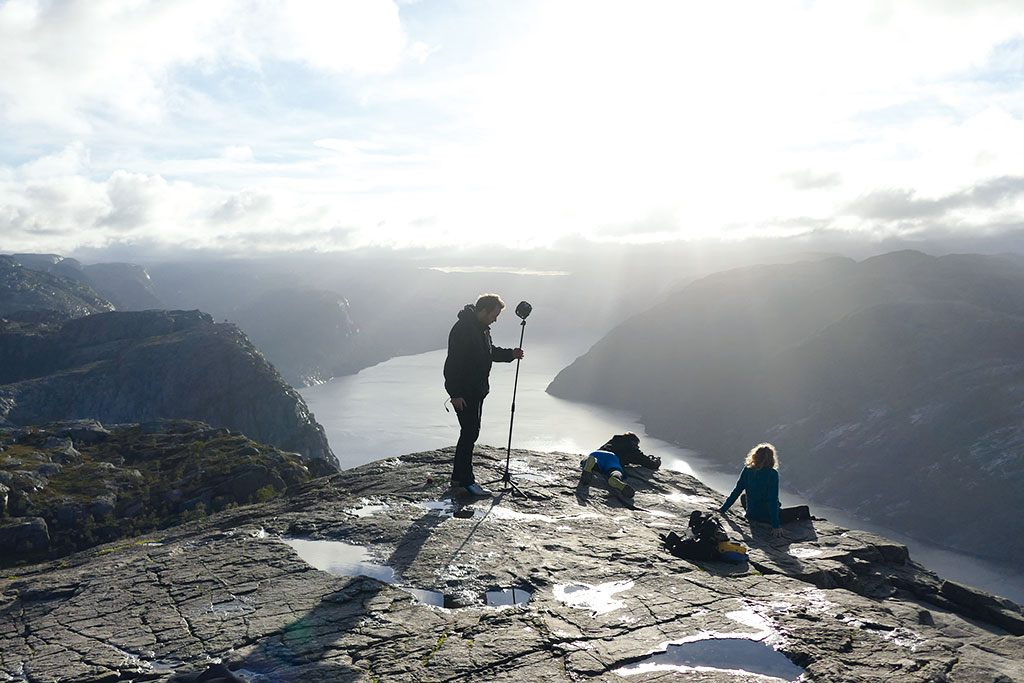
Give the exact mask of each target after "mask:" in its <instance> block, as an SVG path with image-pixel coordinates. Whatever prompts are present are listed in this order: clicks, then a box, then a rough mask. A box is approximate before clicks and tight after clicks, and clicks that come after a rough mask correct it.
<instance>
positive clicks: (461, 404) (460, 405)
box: [452, 398, 466, 411]
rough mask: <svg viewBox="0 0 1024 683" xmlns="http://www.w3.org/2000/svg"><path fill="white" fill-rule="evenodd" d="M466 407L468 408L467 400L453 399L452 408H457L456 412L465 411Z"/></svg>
mask: <svg viewBox="0 0 1024 683" xmlns="http://www.w3.org/2000/svg"><path fill="white" fill-rule="evenodd" d="M465 407H466V399H464V398H453V399H452V408H455V410H457V411H458V410H464V409H465Z"/></svg>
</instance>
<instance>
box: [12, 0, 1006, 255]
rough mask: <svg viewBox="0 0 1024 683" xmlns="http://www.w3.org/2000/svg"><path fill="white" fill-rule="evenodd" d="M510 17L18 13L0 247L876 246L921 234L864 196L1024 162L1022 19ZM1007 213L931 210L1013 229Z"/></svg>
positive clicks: (198, 0) (314, 10)
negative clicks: (860, 239) (692, 242)
mask: <svg viewBox="0 0 1024 683" xmlns="http://www.w3.org/2000/svg"><path fill="white" fill-rule="evenodd" d="M496 11H499V9H496V7H495V6H493V5H490V4H486V5H485V4H479V5H477V4H475V3H471V4H466V5H460V6H455V7H454V8H453V7H447V6H446V7H445V8H439V7H437V6H435V5H433V4H432V3H411V2H398V3H395V2H390V1H388V0H351V1H349V2H343V3H338V2H326V1H323V2H314V1H312V0H259V1H258V2H243V0H224V1H222V2H216V3H212V4H211V3H206V2H204V1H203V0H180V1H179V2H157V1H156V0H130V1H129V0H93V1H91V2H82V3H64V2H44V1H43V0H7V2H2V0H0V64H3V69H4V78H3V79H0V142H2V143H4V144H2V145H0V222H2V223H3V225H4V226H8V227H10V228H11V230H12V231H13V232H11V233H10V235H8V234H5V235H4V237H3V238H4V239H5V240H7V239H11V235H15V234H16V235H20V236H21V238H19V239H24V240H25V241H26V243H27V242H28V241H30V240H32V239H36V240H37V241H38V242H39V243H44V242H46V241H47V240H53V239H57V237H55V236H60V237H59V238H60V239H63V240H65V241H66V243H67V244H72V245H73V244H75V243H76V240H78V241H79V243H85V242H88V243H90V244H97V243H102V242H104V241H105V240H107V241H109V240H115V239H125V238H126V237H125V236H126V235H127V236H128V237H127V238H131V239H135V238H137V237H138V238H141V236H143V235H149V236H151V237H152V238H153V239H162V240H167V241H174V240H180V241H183V242H188V243H190V244H212V243H217V244H227V243H228V242H229V241H230V240H233V239H234V240H246V243H247V244H249V245H264V246H265V247H266V248H270V246H271V245H274V246H276V245H278V244H282V245H285V246H294V245H298V244H303V245H309V244H311V243H312V242H313V241H315V240H316V239H322V240H323V243H322V244H321V245H317V246H320V247H322V248H327V247H328V246H338V245H340V244H342V243H344V244H351V243H353V242H364V243H374V244H384V245H393V244H405V243H414V244H425V245H430V244H435V243H443V242H448V243H457V244H462V243H467V242H479V241H490V242H497V243H502V244H506V245H519V246H528V245H537V244H544V243H548V242H551V241H553V240H556V239H558V238H559V237H560V236H563V235H568V234H574V235H581V236H584V237H589V238H593V239H597V240H613V239H623V240H626V239H632V240H658V239H673V238H691V239H692V238H700V237H720V236H725V237H726V238H727V239H733V240H738V239H742V238H744V237H746V236H752V235H765V234H777V235H792V234H797V233H799V232H800V230H801V229H806V230H822V229H835V230H846V231H851V232H858V231H859V232H861V233H862V234H865V235H867V234H870V233H872V231H883V232H884V231H893V230H895V231H898V230H901V229H903V228H902V227H900V226H898V225H897V223H898V222H899V221H898V220H892V221H889V220H882V219H881V218H879V217H878V216H871V217H866V216H864V215H862V214H863V213H864V212H861V213H860V214H859V213H857V212H855V211H850V210H849V207H851V206H853V205H854V203H855V202H857V201H858V199H860V198H872V201H875V202H876V203H878V204H877V205H878V206H883V208H884V207H888V208H891V209H893V210H894V211H896V212H897V213H898V211H900V210H906V211H910V212H911V213H912V214H913V213H914V211H913V210H920V209H927V208H928V207H929V206H931V207H932V208H935V207H939V208H947V206H946V205H945V204H931V205H929V204H927V202H929V201H931V202H940V201H941V200H942V198H949V197H962V196H968V195H969V196H971V197H975V196H981V195H974V194H971V192H972V191H973V190H972V189H971V188H986V187H989V185H986V183H988V182H990V181H992V180H993V179H996V178H1002V177H1009V176H1014V174H1016V173H1017V172H1018V170H1017V169H1018V166H1019V161H1018V160H1019V159H1020V158H1021V157H1022V155H1024V89H1022V87H1021V84H1020V83H1019V81H1018V80H1015V79H1018V77H1019V74H1018V73H1017V72H1016V71H1015V69H1016V68H1017V66H1019V56H1020V54H1022V53H1024V13H1021V12H1019V9H1018V6H1017V3H1013V2H983V3H956V2H943V3H936V2H924V1H923V0H921V1H915V0H908V1H907V2H901V3H899V4H896V3H892V2H888V1H882V0H878V1H877V2H866V3H823V2H810V3H808V2H801V1H797V0H782V1H781V2H773V3H764V2H739V3H730V4H728V5H722V4H715V3H711V4H707V3H705V4H704V5H695V4H694V3H680V2H675V1H674V0H673V1H669V0H639V1H638V2H634V3H628V4H626V3H604V2H597V3H595V2H584V1H582V0H563V1H559V2H547V1H543V2H541V1H537V2H529V1H528V2H524V3H521V4H518V5H517V6H516V10H515V18H514V19H511V18H510V17H509V16H503V17H502V21H497V20H496V19H495V17H494V14H493V13H494V12H496ZM441 45H443V46H444V49H443V50H442V49H440V47H439V46H441ZM1014 55H1016V59H1017V61H1014V58H1013V56H1014ZM10 131H14V132H10ZM6 136H9V138H10V143H9V144H8V143H7V142H6ZM5 149H6V150H8V151H6V152H5V151H3V150H5ZM5 154H8V155H10V156H8V157H5V156H4V155H5ZM5 159H7V161H5ZM887 192H888V194H886V193H887ZM44 197H45V198H46V201H43V199H42V198H44ZM908 198H909V199H908ZM998 204H999V205H998V206H996V205H995V203H992V205H990V206H989V205H986V204H985V202H982V201H977V202H973V201H972V203H970V204H969V205H968V204H965V203H960V204H957V205H956V206H955V207H954V208H951V209H950V210H949V211H945V212H944V211H939V210H938V208H936V209H935V212H934V215H936V216H940V215H941V217H942V218H943V219H948V220H949V221H950V222H955V223H956V225H959V226H960V227H961V229H962V230H963V231H964V232H965V234H967V233H970V232H972V231H982V230H984V229H985V228H984V226H985V225H986V221H990V222H992V223H993V224H994V223H999V224H1012V223H1014V221H1015V220H1016V221H1017V222H1019V221H1020V213H1021V211H1022V209H1021V208H1020V207H1018V206H1017V203H1015V202H999V203H998ZM914 216H915V217H912V218H913V220H916V219H917V218H920V216H919V215H918V214H914ZM426 218H429V220H425V219H426ZM912 218H907V217H904V218H903V219H899V220H903V221H904V224H901V225H903V226H904V227H905V223H906V221H908V220H911V219H912ZM339 226H340V227H339ZM0 227H3V226H0ZM926 228H927V226H926V225H924V224H923V223H920V222H919V223H917V224H915V225H914V226H913V230H921V229H926ZM275 231H278V232H280V233H282V235H285V236H288V235H291V236H293V239H292V240H291V241H289V239H288V238H287V237H283V238H282V239H281V240H274V239H272V238H270V237H269V236H270V235H272V234H274V232H275ZM300 233H301V235H303V237H302V238H301V239H299V238H295V237H294V236H295V235H298V234H300ZM33 236H34V237H33ZM46 250H48V251H52V250H53V248H47V249H46Z"/></svg>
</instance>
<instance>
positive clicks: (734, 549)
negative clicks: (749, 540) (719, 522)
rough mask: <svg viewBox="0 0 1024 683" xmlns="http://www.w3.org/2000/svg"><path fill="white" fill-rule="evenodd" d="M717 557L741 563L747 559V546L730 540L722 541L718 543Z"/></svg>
mask: <svg viewBox="0 0 1024 683" xmlns="http://www.w3.org/2000/svg"><path fill="white" fill-rule="evenodd" d="M717 550H718V557H719V559H722V560H725V561H726V562H735V563H736V564H742V563H743V562H746V561H747V559H748V558H747V546H745V545H743V544H742V543H733V542H732V541H722V542H721V543H719V544H718V548H717Z"/></svg>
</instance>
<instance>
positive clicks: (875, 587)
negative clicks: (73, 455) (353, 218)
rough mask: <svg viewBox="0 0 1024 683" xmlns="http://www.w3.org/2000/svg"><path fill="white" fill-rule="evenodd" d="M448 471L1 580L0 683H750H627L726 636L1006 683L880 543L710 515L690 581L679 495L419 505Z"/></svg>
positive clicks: (385, 480)
mask: <svg viewBox="0 0 1024 683" xmlns="http://www.w3.org/2000/svg"><path fill="white" fill-rule="evenodd" d="M478 452H479V455H477V456H476V458H475V460H476V464H477V465H476V466H477V474H478V476H479V477H480V479H481V480H488V479H493V478H498V477H500V474H501V471H502V468H503V466H504V462H505V451H504V449H492V448H488V447H486V446H482V447H479V448H478ZM451 458H452V450H451V449H445V450H442V451H431V452H427V453H419V454H412V455H407V456H403V457H401V458H394V459H390V460H384V461H380V462H376V463H371V464H368V465H365V466H363V467H359V468H356V469H353V470H347V471H344V472H341V473H339V474H336V475H333V476H331V477H328V478H323V479H318V480H314V481H311V482H309V483H307V484H305V485H304V486H302V487H301V488H299V489H297V490H295V491H293V492H292V494H291V495H289V496H288V497H285V498H280V499H276V500H273V501H270V502H268V503H265V504H260V505H252V506H245V507H240V508H235V509H230V510H226V511H224V512H222V513H218V514H215V515H211V516H210V517H207V518H205V519H203V520H199V521H195V522H191V523H188V524H185V525H182V526H179V527H174V528H171V529H167V530H164V531H161V532H159V534H154V535H150V536H147V537H143V538H142V539H137V540H134V541H121V542H118V543H114V544H109V545H107V546H102V547H99V548H95V549H92V550H90V551H87V552H83V553H79V554H77V555H73V556H70V557H68V558H66V559H65V560H63V561H62V563H61V564H57V563H55V562H54V563H48V564H41V565H35V566H31V567H22V568H19V569H18V572H17V577H16V578H7V579H0V612H2V614H0V650H2V651H3V652H4V657H3V661H2V663H0V679H2V677H3V676H4V675H5V674H6V676H7V680H17V681H22V680H25V681H27V680H29V674H28V673H26V672H31V680H56V679H58V678H59V679H60V680H62V681H94V680H103V679H109V680H116V679H118V678H120V679H121V680H127V679H133V680H152V681H170V680H194V677H195V676H196V675H198V674H199V673H200V672H202V671H205V670H206V669H207V668H208V666H209V663H210V662H211V661H217V660H219V661H223V662H224V663H226V664H227V665H228V666H229V667H230V668H231V669H238V670H239V673H244V674H245V678H247V679H248V680H250V681H262V682H264V683H268V682H270V681H281V680H301V681H314V682H315V681H325V682H326V681H367V682H369V681H374V680H380V681H424V682H428V681H456V680H458V681H508V682H511V681H538V680H544V681H552V682H554V681H566V682H569V681H579V680H585V679H596V680H608V681H621V680H635V681H641V682H643V681H654V680H683V679H686V680H690V679H692V680H708V681H739V680H751V681H752V680H763V678H757V677H756V676H755V674H756V673H757V672H756V671H750V672H748V674H736V673H734V672H729V671H725V670H724V669H722V668H718V669H712V670H702V671H699V672H698V671H694V670H684V669H680V668H679V667H678V666H674V667H672V666H668V665H663V666H662V668H660V669H658V668H652V669H650V670H648V671H646V672H633V671H630V669H632V668H633V667H638V666H640V665H646V666H654V665H655V664H656V663H657V660H654V659H652V658H651V657H652V656H653V655H655V654H658V653H662V652H666V651H668V650H672V649H673V648H674V647H675V645H674V644H679V643H685V642H687V641H702V640H705V639H709V638H721V637H724V636H726V635H729V636H732V637H734V638H736V639H740V640H743V641H752V642H753V644H754V645H755V646H758V647H761V646H762V644H763V646H764V652H765V656H766V657H768V656H770V657H773V658H782V657H784V658H786V659H788V660H789V662H791V663H793V664H795V665H797V666H799V667H800V668H802V669H803V670H804V671H805V672H806V673H805V678H806V680H815V681H950V682H952V681H965V682H966V681H971V682H973V681H980V680H985V681H997V680H1009V681H1012V680H1021V679H1022V678H1024V642H1022V640H1021V638H1019V637H1015V636H1012V635H1010V634H1009V633H1008V632H1007V630H1006V629H1005V628H1004V627H1002V626H1000V625H998V624H996V623H993V622H992V621H991V620H990V619H986V618H984V617H980V616H978V613H977V612H975V611H973V606H976V605H978V604H990V605H997V606H999V608H1000V609H1006V610H1008V611H1010V612H1011V613H1013V614H1017V615H1019V614H1020V607H1019V606H1016V605H1014V604H1013V603H1010V602H1009V601H1003V600H1002V599H999V598H996V597H994V596H987V595H985V594H983V593H981V592H978V591H973V589H971V590H970V591H969V594H961V592H959V591H958V590H957V589H956V588H954V587H952V586H950V587H948V588H947V589H946V591H945V592H946V593H947V596H946V597H944V596H943V595H942V594H941V587H942V586H943V585H944V584H943V582H942V580H941V579H940V578H939V577H937V576H936V575H935V574H934V573H932V572H929V571H928V570H927V569H925V568H924V567H921V566H920V565H918V564H916V563H915V562H913V560H912V559H911V558H909V557H908V555H907V552H906V548H905V547H904V546H901V545H899V544H896V543H893V542H891V541H888V540H886V539H883V538H880V537H878V536H874V535H871V534H866V533H862V532H856V531H851V530H846V529H842V528H840V527H837V526H834V525H832V524H829V523H827V522H813V523H812V522H802V523H797V524H793V525H788V526H787V537H784V538H775V537H772V536H771V535H770V534H769V533H768V530H767V529H765V528H761V527H760V526H757V525H755V526H754V527H753V528H752V527H751V526H749V525H748V524H747V523H746V522H745V521H744V520H743V519H742V518H740V517H738V516H735V515H728V516H726V522H727V524H726V526H727V528H728V531H729V534H730V536H731V537H732V538H733V539H734V540H737V541H741V542H743V543H744V544H746V545H747V546H748V547H749V549H750V557H751V562H750V563H749V564H746V565H729V564H723V563H718V562H707V563H690V562H685V561H682V560H679V559H677V558H674V557H672V556H671V555H669V554H668V553H667V552H665V551H664V550H662V548H661V540H660V535H661V534H663V533H665V532H667V531H668V530H677V531H678V530H681V529H682V528H683V526H684V525H685V520H686V518H687V516H688V513H689V512H690V511H691V510H692V509H694V508H700V509H708V508H713V507H716V506H717V505H718V504H720V502H721V500H720V497H719V496H718V495H717V494H715V493H714V492H713V491H711V490H710V489H708V488H707V487H705V486H704V485H703V484H701V482H699V481H697V480H696V479H694V478H692V477H689V476H687V475H684V474H681V473H677V472H671V471H664V470H663V471H659V472H657V473H654V474H650V473H647V474H643V475H638V476H637V477H635V478H633V479H632V481H633V483H634V484H635V487H636V489H637V494H636V507H635V509H629V508H625V507H623V506H622V505H621V503H619V502H618V500H617V499H615V498H614V497H613V496H611V495H610V493H609V492H608V491H606V490H605V489H603V488H599V487H597V486H594V487H591V488H586V487H578V486H577V481H578V471H577V469H576V468H577V467H578V462H579V456H578V455H574V454H536V453H530V452H526V451H516V452H515V454H514V458H513V460H512V471H513V480H514V481H515V482H516V483H517V484H519V485H520V486H521V487H522V488H523V489H524V490H525V491H526V492H527V493H528V495H529V497H528V498H522V497H519V496H514V495H512V493H511V492H499V493H498V495H496V496H495V497H494V498H490V499H484V500H479V499H476V500H463V499H460V498H455V499H452V498H451V497H450V495H447V494H446V492H445V490H444V488H443V487H442V486H440V485H438V484H435V483H432V482H431V483H428V479H432V480H433V482H437V481H440V480H444V479H447V474H448V472H449V471H450V467H451ZM527 476H528V477H529V478H527ZM285 534H287V535H297V534H301V535H304V536H307V537H308V538H307V539H306V540H317V541H323V542H328V541H334V542H344V543H346V544H349V546H358V549H359V550H361V551H362V552H363V553H364V555H363V557H362V561H363V562H364V563H370V564H373V565H376V566H375V567H374V566H368V565H367V564H364V565H362V567H361V568H359V569H354V568H353V565H352V562H351V561H350V562H349V563H348V564H349V569H348V570H347V571H348V572H349V573H350V574H358V573H359V572H360V571H361V572H362V573H363V574H372V575H373V576H376V577H379V578H371V577H370V576H365V575H355V576H352V575H342V574H332V573H329V572H326V571H320V570H318V569H315V568H314V567H313V566H311V565H310V564H308V563H307V562H306V561H305V560H303V559H302V558H301V557H300V556H299V555H298V554H297V553H296V551H295V550H293V547H292V546H291V545H289V544H288V543H286V542H285V540H284V539H283V538H282V535H285ZM304 552H305V550H304ZM336 559H338V558H336ZM348 559H349V560H351V559H352V558H348ZM312 561H315V562H317V563H318V564H319V562H320V561H323V562H325V563H327V564H334V565H336V566H337V565H340V564H343V563H341V562H337V561H334V562H331V561H330V558H329V557H325V558H322V560H312ZM327 564H324V565H321V566H327ZM392 572H393V575H392ZM826 586H829V587H826ZM511 588H515V589H517V592H518V591H525V592H526V593H529V596H530V597H529V600H528V602H526V603H525V604H516V605H506V606H488V604H487V597H486V592H487V591H498V590H501V589H511ZM412 589H422V590H427V591H436V592H438V593H441V594H444V595H443V596H435V597H440V599H439V600H438V602H440V603H443V605H446V606H434V605H430V604H427V603H425V602H424V601H422V600H421V599H420V597H418V596H416V595H414V594H412V593H410V592H409V591H410V590H412ZM523 594H524V593H520V596H522V595H523ZM960 599H962V600H963V601H965V602H966V603H969V604H971V605H972V610H971V611H968V610H965V609H962V608H961V606H960V604H959V603H958V602H957V600H960ZM943 601H944V602H943ZM939 603H942V604H939ZM726 644H727V643H723V646H724V645H726ZM748 644H750V643H748ZM769 648H770V649H769ZM771 650H774V652H771ZM698 663H699V662H698ZM745 665H746V666H748V667H751V666H753V664H752V663H750V662H747V663H746V664H745ZM755 668H756V667H755ZM617 672H618V673H617ZM625 673H631V674H632V675H630V676H629V677H628V678H625V677H624V676H623V675H622V674H625Z"/></svg>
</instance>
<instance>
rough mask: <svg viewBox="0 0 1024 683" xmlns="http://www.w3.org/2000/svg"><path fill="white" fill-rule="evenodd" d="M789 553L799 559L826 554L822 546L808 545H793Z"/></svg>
mask: <svg viewBox="0 0 1024 683" xmlns="http://www.w3.org/2000/svg"><path fill="white" fill-rule="evenodd" d="M789 554H790V555H792V556H793V557H796V558H798V559H805V558H808V557H817V556H819V555H824V554H825V552H824V551H823V550H822V549H821V548H811V547H807V546H804V547H797V546H793V545H791V546H789Z"/></svg>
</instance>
